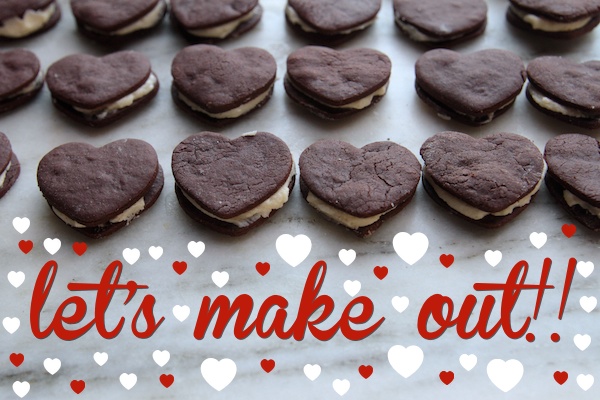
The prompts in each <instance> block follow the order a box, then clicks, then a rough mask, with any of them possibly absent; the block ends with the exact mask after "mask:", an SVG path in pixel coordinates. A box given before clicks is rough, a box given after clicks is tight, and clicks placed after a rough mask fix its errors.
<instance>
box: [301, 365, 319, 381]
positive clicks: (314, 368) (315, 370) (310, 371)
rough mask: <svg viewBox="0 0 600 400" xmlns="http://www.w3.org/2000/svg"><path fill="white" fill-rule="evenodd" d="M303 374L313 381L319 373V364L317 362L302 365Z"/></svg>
mask: <svg viewBox="0 0 600 400" xmlns="http://www.w3.org/2000/svg"><path fill="white" fill-rule="evenodd" d="M304 375H306V377H307V378H308V379H310V380H311V381H314V380H315V379H317V378H318V377H319V375H321V366H320V365H319V364H306V365H305V366H304Z"/></svg>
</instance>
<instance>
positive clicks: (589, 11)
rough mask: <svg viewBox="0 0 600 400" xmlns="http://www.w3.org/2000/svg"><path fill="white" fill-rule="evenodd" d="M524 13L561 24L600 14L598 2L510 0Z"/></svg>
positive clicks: (583, 0)
mask: <svg viewBox="0 0 600 400" xmlns="http://www.w3.org/2000/svg"><path fill="white" fill-rule="evenodd" d="M510 3H511V4H512V5H513V6H516V7H517V8H520V9H522V10H524V11H529V12H531V13H532V14H536V15H540V16H544V17H547V18H549V19H553V20H556V21H561V22H569V21H573V20H578V19H581V18H584V17H589V16H594V15H599V14H600V1H598V0H510Z"/></svg>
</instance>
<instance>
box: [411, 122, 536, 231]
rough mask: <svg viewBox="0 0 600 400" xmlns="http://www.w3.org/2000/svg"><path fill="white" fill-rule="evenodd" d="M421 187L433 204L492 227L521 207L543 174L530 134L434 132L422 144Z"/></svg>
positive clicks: (500, 224)
mask: <svg viewBox="0 0 600 400" xmlns="http://www.w3.org/2000/svg"><path fill="white" fill-rule="evenodd" d="M421 157H423V160H424V161H425V167H424V173H423V186H424V187H425V190H426V191H427V193H428V194H429V195H430V196H431V197H432V198H433V199H434V200H435V201H436V203H438V204H440V205H441V206H443V207H445V208H447V209H449V210H450V211H451V212H452V213H454V214H456V215H459V216H461V217H463V218H465V219H467V220H468V221H470V222H473V223H475V224H477V225H480V226H484V227H486V228H496V227H499V226H502V225H504V224H506V223H507V222H509V221H511V220H512V219H513V218H515V217H516V216H517V215H519V214H520V213H521V212H523V211H524V210H525V208H526V207H527V205H529V203H530V202H531V200H532V199H533V197H534V196H535V194H536V193H537V192H538V190H539V188H540V186H541V183H542V178H543V177H544V170H545V165H544V159H543V157H542V154H541V153H540V151H539V150H538V148H537V147H536V146H535V145H534V144H533V142H531V141H530V140H529V139H527V138H525V137H523V136H519V135H516V134H514V133H496V134H493V135H489V136H485V137H483V138H481V139H476V138H473V137H471V136H469V135H466V134H464V133H459V132H442V133H438V134H436V135H434V136H432V137H430V138H429V139H427V140H426V141H425V143H423V146H422V147H421Z"/></svg>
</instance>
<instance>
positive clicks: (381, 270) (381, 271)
mask: <svg viewBox="0 0 600 400" xmlns="http://www.w3.org/2000/svg"><path fill="white" fill-rule="evenodd" d="M373 273H374V274H375V276H376V277H377V278H379V280H383V278H385V277H386V276H387V274H388V268H387V267H379V266H377V267H375V268H373Z"/></svg>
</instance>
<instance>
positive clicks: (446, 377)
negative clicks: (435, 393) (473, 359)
mask: <svg viewBox="0 0 600 400" xmlns="http://www.w3.org/2000/svg"><path fill="white" fill-rule="evenodd" d="M440 380H441V381H442V383H443V384H444V385H449V384H451V383H452V381H453V380H454V372H452V371H442V372H440Z"/></svg>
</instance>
